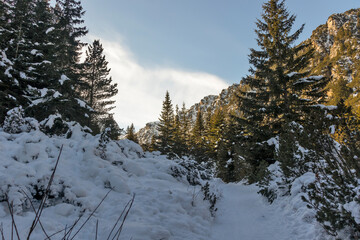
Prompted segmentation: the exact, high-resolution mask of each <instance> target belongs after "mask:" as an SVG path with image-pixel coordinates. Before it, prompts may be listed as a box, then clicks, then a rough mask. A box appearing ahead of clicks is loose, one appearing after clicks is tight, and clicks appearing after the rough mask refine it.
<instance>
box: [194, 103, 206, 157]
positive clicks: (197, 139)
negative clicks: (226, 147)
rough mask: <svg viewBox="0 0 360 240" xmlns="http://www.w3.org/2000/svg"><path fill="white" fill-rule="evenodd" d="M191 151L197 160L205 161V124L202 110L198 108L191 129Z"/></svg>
mask: <svg viewBox="0 0 360 240" xmlns="http://www.w3.org/2000/svg"><path fill="white" fill-rule="evenodd" d="M191 145H192V146H191V147H192V148H191V153H192V155H193V156H194V157H195V159H196V160H197V161H198V162H203V161H207V160H208V157H207V156H206V150H207V148H206V140H205V124H204V119H203V114H202V111H201V110H200V109H199V110H198V112H197V114H196V120H195V123H194V126H193V128H192V130H191Z"/></svg>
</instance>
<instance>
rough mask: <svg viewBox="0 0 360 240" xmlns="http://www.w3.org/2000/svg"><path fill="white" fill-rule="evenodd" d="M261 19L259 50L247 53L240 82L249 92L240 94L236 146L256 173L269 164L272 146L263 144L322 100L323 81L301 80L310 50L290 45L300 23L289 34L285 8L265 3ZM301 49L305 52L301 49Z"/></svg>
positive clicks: (291, 20) (273, 0)
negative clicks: (239, 129)
mask: <svg viewBox="0 0 360 240" xmlns="http://www.w3.org/2000/svg"><path fill="white" fill-rule="evenodd" d="M263 10H264V12H263V14H262V20H258V21H257V22H256V25H257V29H256V30H255V32H256V34H257V36H258V38H257V42H258V45H259V47H260V50H255V49H251V53H250V55H249V62H250V64H251V65H252V67H251V68H250V73H251V74H252V75H250V76H247V77H246V78H244V79H243V80H242V84H243V85H246V86H247V87H248V88H249V89H250V90H248V91H242V92H241V93H240V96H239V98H240V102H241V104H240V111H241V112H242V113H243V116H244V117H243V118H241V119H239V121H240V122H239V125H240V126H244V127H245V128H244V132H243V141H242V142H241V143H240V145H239V152H240V154H241V156H242V157H244V158H245V159H246V161H248V162H249V163H250V165H251V166H252V167H253V168H254V169H253V171H255V175H256V169H257V167H258V166H259V165H260V163H261V162H263V161H265V162H266V163H267V164H270V163H273V162H274V161H275V155H274V154H275V151H274V146H272V145H271V144H269V142H268V140H269V139H271V138H274V137H276V136H277V135H278V134H280V133H281V131H282V129H283V126H285V124H287V123H289V122H291V121H303V120H304V116H305V113H306V112H307V111H310V110H309V108H307V106H311V105H314V103H315V102H316V101H318V100H319V98H320V97H323V98H324V91H323V86H325V84H326V83H327V82H326V79H325V78H323V77H313V78H307V79H306V78H305V77H306V76H307V75H309V72H306V71H305V72H304V71H303V69H305V67H307V65H308V63H309V59H310V57H311V56H312V53H313V50H312V49H311V48H309V46H308V45H306V44H300V45H297V46H294V42H295V41H296V40H297V39H298V37H299V35H300V33H301V32H302V31H303V28H304V25H302V26H301V27H300V28H299V29H298V30H296V31H295V32H294V33H290V32H291V30H292V26H293V24H294V22H295V16H294V15H290V14H289V12H288V11H287V9H286V8H285V2H284V1H279V0H270V1H268V2H267V3H265V4H264V5H263ZM306 49H310V50H309V51H306Z"/></svg>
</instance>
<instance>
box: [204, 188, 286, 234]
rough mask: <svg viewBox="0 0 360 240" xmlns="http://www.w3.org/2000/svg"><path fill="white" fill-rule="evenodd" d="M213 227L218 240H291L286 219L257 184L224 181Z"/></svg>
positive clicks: (213, 232)
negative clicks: (225, 182) (264, 195)
mask: <svg viewBox="0 0 360 240" xmlns="http://www.w3.org/2000/svg"><path fill="white" fill-rule="evenodd" d="M222 195H223V196H222V198H221V199H220V201H219V203H218V211H217V217H216V219H215V220H214V224H213V226H212V230H211V231H212V234H211V236H212V238H213V239H214V240H219V239H221V240H273V239H274V240H288V239H291V233H290V230H287V229H286V225H287V224H286V222H285V220H284V219H283V218H282V216H280V215H279V214H278V213H276V211H275V210H274V209H272V208H271V206H269V205H268V204H266V203H265V202H264V200H263V199H262V197H261V196H260V195H259V194H257V188H256V187H254V186H243V185H240V184H224V185H223V193H222ZM289 237H290V238H289Z"/></svg>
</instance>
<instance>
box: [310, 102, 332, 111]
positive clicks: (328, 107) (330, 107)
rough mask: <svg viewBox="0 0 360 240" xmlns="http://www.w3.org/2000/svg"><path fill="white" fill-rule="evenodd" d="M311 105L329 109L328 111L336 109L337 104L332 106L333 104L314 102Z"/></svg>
mask: <svg viewBox="0 0 360 240" xmlns="http://www.w3.org/2000/svg"><path fill="white" fill-rule="evenodd" d="M313 107H319V108H321V109H325V110H329V111H331V110H335V109H337V106H334V105H329V106H326V105H324V104H316V105H313Z"/></svg>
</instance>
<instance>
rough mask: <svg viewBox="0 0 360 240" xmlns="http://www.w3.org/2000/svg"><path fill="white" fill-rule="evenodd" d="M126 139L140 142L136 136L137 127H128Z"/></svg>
mask: <svg viewBox="0 0 360 240" xmlns="http://www.w3.org/2000/svg"><path fill="white" fill-rule="evenodd" d="M126 138H127V139H129V140H130V141H133V142H136V143H138V142H139V141H138V139H137V137H136V135H135V127H134V124H133V123H132V124H131V125H130V126H128V127H127V129H126Z"/></svg>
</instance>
